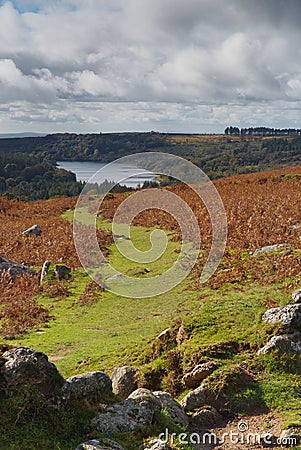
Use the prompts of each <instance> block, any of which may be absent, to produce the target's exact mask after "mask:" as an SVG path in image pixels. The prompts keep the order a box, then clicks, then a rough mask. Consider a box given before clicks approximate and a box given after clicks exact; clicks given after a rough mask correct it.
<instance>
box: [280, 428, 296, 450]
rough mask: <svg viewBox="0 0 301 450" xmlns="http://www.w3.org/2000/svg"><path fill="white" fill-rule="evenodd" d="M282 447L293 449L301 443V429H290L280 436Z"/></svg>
mask: <svg viewBox="0 0 301 450" xmlns="http://www.w3.org/2000/svg"><path fill="white" fill-rule="evenodd" d="M280 442H281V445H285V446H286V447H292V446H293V445H297V444H299V443H300V442H301V429H300V428H288V429H287V430H283V431H282V433H281V435H280Z"/></svg>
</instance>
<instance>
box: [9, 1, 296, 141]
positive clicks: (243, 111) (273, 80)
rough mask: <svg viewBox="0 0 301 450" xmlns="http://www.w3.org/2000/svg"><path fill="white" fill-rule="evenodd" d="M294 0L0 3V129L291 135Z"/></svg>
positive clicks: (292, 116) (294, 35) (294, 37)
mask: <svg viewBox="0 0 301 450" xmlns="http://www.w3.org/2000/svg"><path fill="white" fill-rule="evenodd" d="M300 19H301V2H300V1H299V0H287V1H283V0H252V2H246V1H245V0H227V1H225V0H186V1H185V2H184V1H183V0H85V1H82V0H40V1H38V0H37V1H34V0H14V1H1V2H0V133H6V132H23V131H37V132H47V133H48V132H57V131H70V132H71V131H72V132H99V131H103V132H109V131H130V130H137V131H148V130H158V131H173V132H175V131H178V132H195V133H197V132H200V133H205V132H222V131H223V130H224V128H225V127H226V126H227V125H238V126H243V127H244V126H258V125H266V126H275V127H287V126H291V127H300V125H301V124H300V117H301V116H300V110H301V44H300V43H301V28H300Z"/></svg>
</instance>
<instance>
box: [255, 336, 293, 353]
mask: <svg viewBox="0 0 301 450" xmlns="http://www.w3.org/2000/svg"><path fill="white" fill-rule="evenodd" d="M274 350H278V351H280V353H300V352H301V335H300V334H299V333H295V334H284V335H280V336H273V337H272V338H271V339H270V340H269V341H268V342H267V344H266V345H265V346H264V347H262V348H261V349H260V350H258V352H257V354H258V355H265V354H267V353H271V352H273V351H274Z"/></svg>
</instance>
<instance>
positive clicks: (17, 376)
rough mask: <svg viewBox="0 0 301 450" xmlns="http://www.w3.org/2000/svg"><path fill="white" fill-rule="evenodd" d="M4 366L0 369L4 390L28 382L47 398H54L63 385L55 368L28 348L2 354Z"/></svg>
mask: <svg viewBox="0 0 301 450" xmlns="http://www.w3.org/2000/svg"><path fill="white" fill-rule="evenodd" d="M2 358H3V360H4V364H3V365H2V366H1V368H0V373H1V375H2V379H3V380H4V388H5V389H10V388H12V387H21V388H22V387H23V386H24V385H27V384H28V383H29V382H30V384H31V385H35V387H36V388H37V389H38V391H39V392H40V393H41V394H42V395H43V396H45V397H47V398H52V397H55V396H56V393H57V391H58V389H59V388H61V386H62V385H63V383H64V379H63V377H62V376H61V375H60V374H59V372H58V370H57V368H56V366H55V365H54V364H52V363H51V362H49V361H48V357H47V356H46V355H45V354H44V353H42V352H39V351H36V350H33V349H31V348H28V347H18V348H14V349H12V350H9V351H7V352H5V353H3V355H2Z"/></svg>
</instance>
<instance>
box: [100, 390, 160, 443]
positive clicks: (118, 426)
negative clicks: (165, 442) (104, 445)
mask: <svg viewBox="0 0 301 450" xmlns="http://www.w3.org/2000/svg"><path fill="white" fill-rule="evenodd" d="M159 410H160V405H159V402H158V400H157V399H156V398H155V397H154V396H150V397H148V398H145V399H144V400H141V401H137V400H135V399H133V398H128V399H126V400H124V401H123V402H122V403H115V404H113V405H110V406H107V408H106V409H105V411H104V412H101V413H99V414H98V415H97V416H96V417H94V419H92V426H93V427H94V428H95V430H97V431H98V432H99V433H103V434H105V435H108V436H111V435H113V434H115V433H122V432H130V431H134V430H135V429H136V428H139V429H140V428H141V427H146V426H149V425H151V424H152V422H153V418H154V414H155V412H156V411H159Z"/></svg>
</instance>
